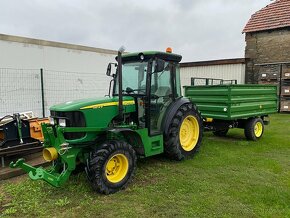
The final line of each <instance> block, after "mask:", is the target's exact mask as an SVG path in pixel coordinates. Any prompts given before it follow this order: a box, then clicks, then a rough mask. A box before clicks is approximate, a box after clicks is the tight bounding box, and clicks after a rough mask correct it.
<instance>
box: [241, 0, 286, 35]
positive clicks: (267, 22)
mask: <svg viewBox="0 0 290 218" xmlns="http://www.w3.org/2000/svg"><path fill="white" fill-rule="evenodd" d="M289 26H290V0H276V1H275V2H273V3H271V4H269V5H267V6H266V7H264V8H262V9H261V10H259V11H257V12H256V13H254V14H253V15H252V16H251V18H250V20H249V21H248V23H247V24H246V26H245V28H244V30H243V33H249V32H257V31H263V30H270V29H277V28H283V27H289Z"/></svg>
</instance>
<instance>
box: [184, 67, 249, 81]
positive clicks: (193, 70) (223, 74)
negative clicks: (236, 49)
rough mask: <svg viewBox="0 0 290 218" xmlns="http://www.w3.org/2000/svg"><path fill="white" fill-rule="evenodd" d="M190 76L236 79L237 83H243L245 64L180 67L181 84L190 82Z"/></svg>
mask: <svg viewBox="0 0 290 218" xmlns="http://www.w3.org/2000/svg"><path fill="white" fill-rule="evenodd" d="M192 77H200V78H216V79H227V80H228V79H229V80H232V79H236V80H237V83H238V84H244V83H245V64H242V63H241V64H222V65H210V66H194V67H181V69H180V80H181V85H182V86H187V85H190V84H191V78H192Z"/></svg>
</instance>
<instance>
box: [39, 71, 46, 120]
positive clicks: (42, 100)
mask: <svg viewBox="0 0 290 218" xmlns="http://www.w3.org/2000/svg"><path fill="white" fill-rule="evenodd" d="M40 83H41V103H42V117H45V107H44V83H43V69H42V68H40Z"/></svg>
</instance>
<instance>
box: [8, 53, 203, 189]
mask: <svg viewBox="0 0 290 218" xmlns="http://www.w3.org/2000/svg"><path fill="white" fill-rule="evenodd" d="M181 58H182V57H181V56H180V55H177V54H173V53H171V52H156V51H146V52H139V53H128V54H122V51H119V52H118V56H117V57H116V60H117V63H110V64H109V65H108V68H107V75H108V76H111V77H112V80H111V83H110V88H109V90H112V91H109V95H108V96H107V97H104V98H93V99H85V100H77V101H70V102H66V103H63V104H59V105H55V106H52V107H51V108H50V112H51V117H50V119H51V122H50V124H43V125H42V131H43V134H44V150H43V157H44V159H45V160H47V161H50V162H52V166H51V167H49V168H48V169H43V168H41V167H39V168H35V167H32V166H30V165H28V164H26V163H24V160H23V159H19V160H18V161H17V162H16V163H13V162H12V163H11V164H10V166H11V167H12V168H15V167H20V168H22V169H23V170H24V171H26V172H27V173H29V177H30V178H31V179H32V180H44V181H46V182H48V183H49V184H51V185H53V186H55V187H59V186H61V185H62V184H64V183H65V182H66V181H67V180H68V178H69V176H70V174H71V173H72V172H73V171H75V170H76V168H77V167H78V165H79V164H84V165H85V171H86V174H87V177H88V180H89V181H90V183H91V185H92V187H93V189H94V190H96V191H98V192H100V193H104V194H110V193H114V192H117V191H119V190H120V189H123V188H125V187H126V186H127V185H128V183H129V182H130V181H131V179H132V177H133V175H134V173H135V170H136V160H137V158H143V157H149V156H153V155H157V154H161V153H165V154H166V155H167V156H168V157H170V158H172V159H175V160H182V159H184V158H186V157H189V156H192V155H194V153H195V152H196V151H197V150H198V148H199V147H200V143H201V140H202V129H203V128H202V119H201V116H200V114H199V112H198V110H197V108H196V106H195V105H194V104H193V103H191V102H190V101H189V100H188V99H187V98H184V97H182V95H181V87H180V78H179V62H180V61H181ZM112 66H116V73H112V70H111V68H112ZM110 92H111V93H110Z"/></svg>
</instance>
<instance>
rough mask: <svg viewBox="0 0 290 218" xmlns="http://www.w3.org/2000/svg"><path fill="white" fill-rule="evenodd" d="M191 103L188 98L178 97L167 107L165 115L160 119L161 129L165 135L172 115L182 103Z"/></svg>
mask: <svg viewBox="0 0 290 218" xmlns="http://www.w3.org/2000/svg"><path fill="white" fill-rule="evenodd" d="M187 103H191V102H190V100H189V99H188V98H179V99H176V101H173V102H172V103H171V104H170V106H169V107H168V108H167V111H166V116H164V118H163V121H162V129H163V133H164V134H165V135H167V134H168V129H169V126H170V123H171V120H172V119H173V117H174V115H175V114H176V112H177V110H178V109H179V108H180V107H181V106H182V105H184V104H187Z"/></svg>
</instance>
